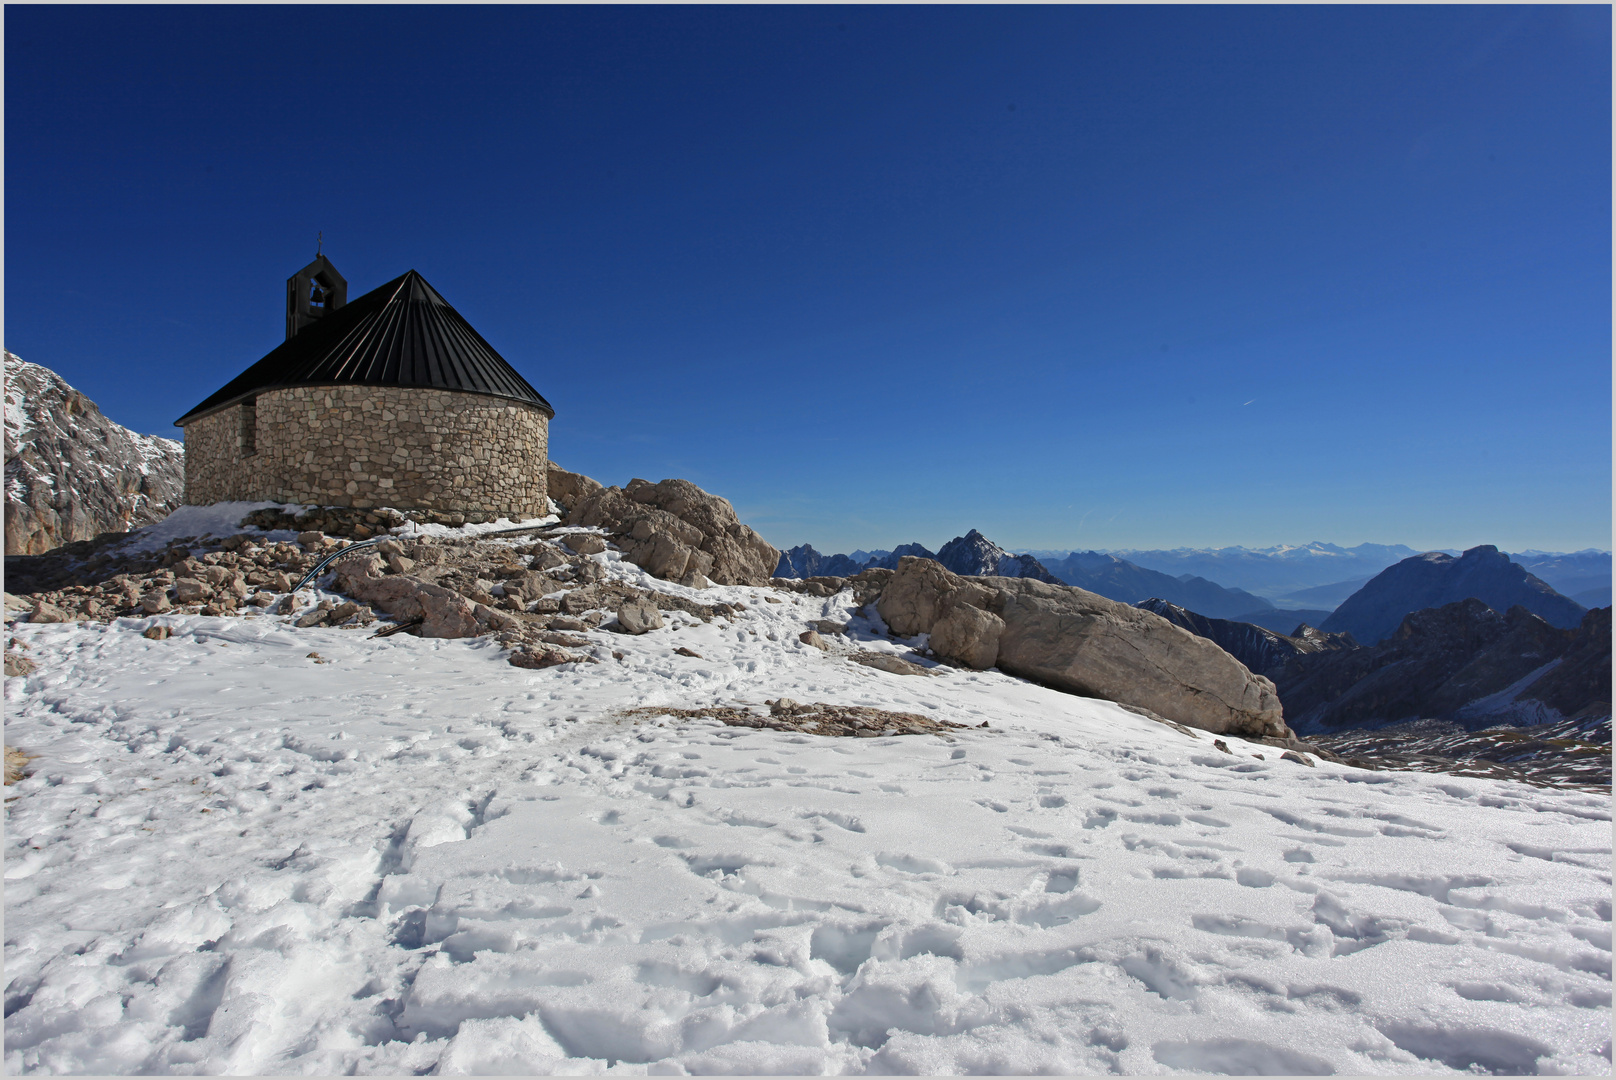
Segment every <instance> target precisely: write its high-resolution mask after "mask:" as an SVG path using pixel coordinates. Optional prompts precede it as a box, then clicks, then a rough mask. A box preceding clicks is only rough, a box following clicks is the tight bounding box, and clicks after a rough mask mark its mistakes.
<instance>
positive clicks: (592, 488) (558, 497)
mask: <svg viewBox="0 0 1616 1080" xmlns="http://www.w3.org/2000/svg"><path fill="white" fill-rule="evenodd" d="M604 488H605V485H604V484H601V483H599V482H598V481H595V480H591V479H590V478H589V477H587V476H585V475H584V474H583V473H575V472H568V471H567V470H566V469H563V468H561V467H560V466H559V465H557V464H556V463H555V462H553V461H552V462H550V463H549V484H548V489H549V494H550V498H551V499H552V500H553V501H554V502H555V503H556V505H558V506H560V507H561V512H562V513H563V514H565V513H568V512H569V511H571V510H572V508H573V507H575V506H577V505H578V504H579V503H580V502H582V501H583V500H585V499H587V498H589V497H590V496H591V495H593V494H595V493H596V492H598V491H601V490H603V489H604Z"/></svg>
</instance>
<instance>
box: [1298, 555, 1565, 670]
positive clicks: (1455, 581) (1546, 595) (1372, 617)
mask: <svg viewBox="0 0 1616 1080" xmlns="http://www.w3.org/2000/svg"><path fill="white" fill-rule="evenodd" d="M1469 598H1475V599H1477V600H1480V601H1481V602H1482V603H1484V604H1486V605H1487V606H1488V607H1490V608H1492V609H1493V611H1495V612H1498V611H1505V612H1507V611H1508V610H1509V609H1510V608H1511V607H1514V606H1516V605H1520V606H1521V607H1524V608H1525V609H1526V610H1527V611H1529V612H1531V613H1532V614H1534V615H1538V616H1540V617H1542V618H1543V619H1545V620H1547V621H1548V622H1549V623H1550V624H1551V625H1553V626H1558V627H1562V628H1570V627H1574V626H1577V625H1579V624H1580V623H1581V622H1582V616H1583V613H1584V612H1585V611H1586V610H1587V609H1586V608H1584V607H1583V606H1582V605H1581V604H1578V603H1577V602H1576V601H1574V600H1572V599H1570V598H1569V597H1565V596H1562V595H1560V594H1559V593H1557V592H1555V591H1554V589H1553V588H1551V587H1550V586H1549V585H1548V583H1546V582H1544V581H1543V580H1541V579H1540V578H1538V577H1535V576H1534V575H1532V574H1530V573H1528V572H1527V571H1526V569H1525V567H1523V566H1521V565H1520V564H1519V563H1515V562H1512V561H1510V558H1509V556H1507V555H1505V554H1504V553H1503V552H1501V551H1499V550H1498V549H1497V548H1495V547H1493V546H1492V545H1491V544H1482V545H1480V546H1478V547H1473V548H1471V549H1470V550H1469V551H1466V552H1465V553H1464V554H1463V555H1461V556H1460V557H1459V558H1457V559H1456V558H1454V557H1453V556H1451V555H1445V554H1443V553H1442V552H1439V551H1428V552H1426V553H1425V554H1423V555H1415V556H1412V557H1410V558H1407V559H1403V560H1402V561H1401V562H1399V563H1397V564H1396V565H1395V566H1391V567H1388V568H1386V569H1385V570H1383V571H1382V572H1381V573H1379V574H1377V575H1375V577H1373V578H1372V579H1370V581H1369V582H1368V583H1367V584H1366V585H1364V587H1363V588H1361V589H1359V590H1358V591H1357V592H1355V593H1353V594H1352V595H1351V596H1349V597H1348V598H1347V599H1346V602H1345V603H1343V604H1342V605H1341V606H1340V607H1338V608H1336V609H1335V611H1334V612H1333V613H1332V614H1331V615H1330V617H1329V618H1328V619H1325V620H1324V622H1322V623H1321V624H1320V625H1319V629H1321V630H1325V631H1327V632H1330V633H1342V632H1345V633H1349V634H1351V635H1352V636H1353V637H1354V638H1356V639H1357V640H1358V641H1359V642H1360V643H1361V644H1363V645H1374V644H1376V643H1377V642H1380V641H1382V640H1384V639H1385V638H1387V637H1390V636H1391V634H1392V632H1393V631H1394V630H1396V629H1397V628H1398V626H1399V625H1400V624H1401V623H1402V621H1403V617H1404V616H1406V615H1409V614H1411V613H1412V612H1415V611H1422V610H1424V609H1426V608H1437V607H1443V606H1444V605H1447V604H1452V603H1456V602H1458V601H1460V600H1465V599H1469Z"/></svg>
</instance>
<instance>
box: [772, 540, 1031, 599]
mask: <svg viewBox="0 0 1616 1080" xmlns="http://www.w3.org/2000/svg"><path fill="white" fill-rule="evenodd" d="M905 555H913V556H915V557H917V558H921V559H934V560H936V561H937V562H940V563H942V564H943V565H944V566H945V567H947V568H948V569H950V570H952V571H953V572H954V573H956V574H964V575H968V576H973V577H1027V578H1036V579H1037V580H1039V581H1047V582H1050V583H1051V584H1057V585H1058V584H1060V581H1059V579H1058V578H1056V577H1055V576H1054V575H1053V574H1051V573H1050V572H1049V571H1048V570H1046V569H1044V566H1043V564H1042V563H1040V562H1039V561H1038V560H1037V559H1035V558H1033V557H1032V556H1031V555H1013V554H1011V553H1010V552H1008V551H1006V550H1005V549H1004V548H1002V547H1000V546H999V545H998V544H995V543H994V542H993V541H992V540H989V539H988V538H987V537H985V536H983V535H982V534H981V533H979V532H977V531H976V530H975V529H972V530H971V531H970V532H968V533H966V534H965V535H964V536H956V537H954V539H952V540H950V541H949V542H948V543H946V544H944V545H943V547H942V550H941V551H936V552H933V551H928V550H927V549H926V548H925V547H923V546H922V545H920V544H900V545H899V546H898V547H896V548H894V549H893V550H891V551H855V552H854V553H853V554H852V555H821V554H820V553H819V552H817V551H815V550H814V549H813V546H812V545H810V544H801V545H799V546H797V547H794V548H791V549H790V550H788V551H785V552H782V553H781V555H780V565H779V567H778V568H776V570H775V572H774V576H775V577H781V578H809V577H852V576H853V575H854V574H857V573H859V572H860V571H863V570H868V569H870V568H871V567H885V568H886V569H889V570H892V569H896V568H897V565H898V560H899V559H901V558H903V557H904V556H905Z"/></svg>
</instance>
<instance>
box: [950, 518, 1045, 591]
mask: <svg viewBox="0 0 1616 1080" xmlns="http://www.w3.org/2000/svg"><path fill="white" fill-rule="evenodd" d="M937 561H938V562H939V563H941V564H942V565H943V566H944V567H946V568H947V569H949V570H952V571H953V572H954V573H956V574H964V575H966V576H968V577H1013V578H1032V579H1034V580H1036V581H1047V582H1049V583H1050V584H1051V585H1058V584H1059V583H1060V582H1059V580H1058V579H1057V578H1056V577H1055V575H1054V574H1051V573H1050V572H1049V571H1048V570H1046V569H1044V564H1043V563H1041V562H1039V561H1038V560H1037V559H1035V558H1033V557H1032V556H1031V555H1012V554H1010V553H1009V552H1008V551H1006V550H1005V549H1004V548H1002V547H1000V546H999V545H998V544H995V543H994V542H993V541H992V540H989V539H988V538H987V537H985V536H983V535H982V534H981V533H979V532H977V531H976V530H975V529H972V530H971V531H970V532H968V533H966V534H965V535H964V536H956V537H954V539H952V540H950V541H949V542H948V543H946V544H944V545H943V547H942V550H941V551H939V552H938V553H937Z"/></svg>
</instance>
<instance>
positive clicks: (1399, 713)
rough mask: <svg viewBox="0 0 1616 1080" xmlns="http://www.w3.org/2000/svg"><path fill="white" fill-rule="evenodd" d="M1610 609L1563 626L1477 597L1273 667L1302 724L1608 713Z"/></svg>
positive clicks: (1295, 720) (1524, 719) (1487, 720)
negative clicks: (1502, 610) (1366, 642)
mask: <svg viewBox="0 0 1616 1080" xmlns="http://www.w3.org/2000/svg"><path fill="white" fill-rule="evenodd" d="M1610 657H1611V637H1610V609H1609V608H1601V609H1599V610H1597V611H1590V612H1588V613H1587V614H1586V615H1585V616H1584V617H1583V618H1582V619H1581V620H1580V622H1579V624H1578V625H1577V626H1576V628H1575V629H1562V628H1560V627H1556V626H1553V625H1551V624H1550V623H1548V622H1547V621H1545V620H1544V619H1543V618H1541V617H1540V616H1538V615H1535V614H1533V613H1532V612H1530V611H1528V610H1527V609H1526V608H1524V607H1522V606H1520V605H1516V606H1514V607H1512V608H1510V609H1509V610H1508V612H1507V613H1506V614H1504V615H1500V614H1498V612H1496V611H1494V610H1493V609H1492V608H1490V607H1488V606H1487V605H1486V604H1484V603H1482V602H1481V601H1480V600H1477V599H1475V598H1473V597H1472V598H1467V599H1464V600H1460V601H1457V602H1454V603H1451V604H1445V605H1443V606H1441V607H1438V608H1429V609H1426V610H1422V611H1417V612H1413V613H1411V614H1409V615H1408V616H1406V617H1405V618H1404V619H1403V621H1402V623H1401V624H1400V625H1399V626H1398V628H1397V631H1396V632H1395V633H1394V634H1392V635H1391V636H1390V637H1389V638H1387V639H1386V640H1384V641H1381V642H1380V643H1379V644H1377V645H1374V646H1372V647H1369V648H1363V649H1355V650H1343V651H1336V652H1328V653H1314V654H1312V655H1302V656H1297V657H1294V658H1293V659H1291V660H1290V661H1289V662H1287V663H1286V664H1285V665H1284V666H1283V667H1282V668H1280V669H1278V670H1277V671H1275V672H1274V675H1273V678H1274V682H1275V684H1276V686H1277V687H1278V690H1279V696H1280V700H1281V701H1283V702H1284V703H1285V711H1286V713H1287V715H1288V716H1289V718H1290V722H1291V723H1292V725H1293V726H1295V727H1296V728H1297V730H1299V731H1338V730H1341V729H1344V728H1352V727H1368V726H1375V725H1379V724H1387V723H1394V722H1400V721H1404V720H1412V719H1439V720H1453V721H1457V722H1461V723H1464V724H1466V725H1468V726H1472V727H1481V726H1487V725H1492V724H1498V723H1515V724H1541V723H1550V722H1554V721H1557V720H1559V719H1562V718H1573V719H1581V718H1587V717H1591V716H1609V715H1610V702H1611V698H1610V693H1611V682H1610Z"/></svg>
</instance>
